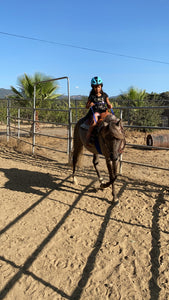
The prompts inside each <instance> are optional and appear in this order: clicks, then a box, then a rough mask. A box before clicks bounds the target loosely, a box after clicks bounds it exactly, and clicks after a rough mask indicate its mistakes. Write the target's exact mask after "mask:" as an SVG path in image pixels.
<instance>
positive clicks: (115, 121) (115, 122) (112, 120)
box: [101, 114, 125, 140]
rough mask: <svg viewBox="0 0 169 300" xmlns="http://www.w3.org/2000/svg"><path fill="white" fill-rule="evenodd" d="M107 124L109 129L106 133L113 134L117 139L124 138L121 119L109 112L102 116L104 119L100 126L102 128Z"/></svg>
mask: <svg viewBox="0 0 169 300" xmlns="http://www.w3.org/2000/svg"><path fill="white" fill-rule="evenodd" d="M107 126H108V129H109V131H108V133H109V134H110V135H111V136H113V137H115V138H117V139H120V140H123V139H125V136H124V129H123V125H122V122H121V119H119V118H117V117H116V116H115V115H112V114H109V115H107V116H106V117H105V118H104V120H103V122H102V124H101V128H104V127H107ZM108 133H107V134H108Z"/></svg>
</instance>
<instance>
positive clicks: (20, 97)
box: [11, 73, 58, 133]
mask: <svg viewBox="0 0 169 300" xmlns="http://www.w3.org/2000/svg"><path fill="white" fill-rule="evenodd" d="M51 79H52V78H51V77H49V76H46V75H44V74H42V73H35V75H34V76H28V75H27V74H24V75H22V76H20V77H18V80H17V81H18V84H17V88H15V87H13V86H11V89H12V91H13V93H14V95H13V96H11V98H14V99H15V100H17V101H18V102H19V105H20V106H22V107H30V108H31V107H32V108H33V99H34V85H35V83H37V84H36V108H38V107H40V106H41V105H42V103H43V104H44V106H45V107H47V108H51V106H52V103H51V101H47V100H50V99H54V98H57V95H56V94H55V91H56V89H57V88H58V85H57V84H56V82H55V81H46V80H51ZM42 81H46V82H42ZM36 121H39V114H38V110H36ZM36 129H37V130H36V131H38V130H39V122H36ZM32 130H33V125H32V127H31V132H32ZM31 132H30V133H31Z"/></svg>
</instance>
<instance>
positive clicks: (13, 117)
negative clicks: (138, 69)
mask: <svg viewBox="0 0 169 300" xmlns="http://www.w3.org/2000/svg"><path fill="white" fill-rule="evenodd" d="M61 79H66V80H67V94H68V97H67V103H68V109H51V108H42V107H38V108H36V97H35V93H36V86H35V89H34V101H33V107H24V106H20V107H18V108H16V106H14V105H12V100H11V99H7V100H4V101H7V126H6V129H7V133H6V135H7V141H9V139H10V138H14V139H19V140H20V141H23V142H24V143H27V144H29V145H31V146H32V154H34V153H35V148H36V147H38V148H44V149H48V150H52V151H56V152H62V153H66V154H67V155H68V159H69V156H70V153H71V150H72V140H73V137H72V127H73V126H74V124H75V123H76V121H77V116H78V111H79V110H81V111H84V112H85V111H86V109H85V108H84V107H78V106H77V105H76V107H72V106H71V101H70V92H69V79H68V77H62V78H55V79H52V80H61ZM77 102H78V103H79V100H78V101H77ZM143 109H144V110H152V109H153V110H156V109H163V110H166V109H169V106H150V107H148V106H144V107H133V106H130V107H129V106H119V107H115V108H114V110H116V111H119V114H120V118H123V112H124V111H125V110H128V111H131V110H143ZM13 110H14V113H13ZM74 110H75V115H76V120H75V121H74V120H72V112H73V111H74ZM21 111H24V112H25V111H30V113H31V114H32V116H33V117H32V118H31V117H27V118H26V117H22V116H21ZM44 111H46V112H54V113H58V112H61V113H65V114H66V115H67V119H68V122H67V123H66V122H57V123H56V122H53V121H47V120H43V119H42V120H38V119H37V118H36V114H37V112H44ZM21 122H27V124H29V126H32V141H26V140H23V139H22V138H21V132H24V133H25V134H27V135H29V134H30V130H28V129H27V128H21ZM13 123H14V124H13ZM39 124H46V125H52V126H63V127H64V128H65V129H66V130H65V132H66V137H62V136H57V135H52V134H48V133H41V132H38V131H37V130H36V126H37V125H39ZM124 127H125V128H127V129H145V130H150V129H157V130H169V127H167V126H137V125H130V124H124ZM14 131H15V132H14ZM37 136H40V137H43V136H44V137H50V138H56V139H61V140H66V141H67V149H64V150H60V149H56V148H51V147H48V146H47V145H40V144H38V143H37V142H36V137H37ZM126 147H129V148H130V147H132V148H137V149H156V150H169V148H168V147H155V146H148V145H138V144H129V143H127V144H126ZM122 163H127V164H132V165H139V166H143V167H150V168H155V169H159V170H165V171H169V168H162V167H160V166H152V165H149V164H143V163H137V162H131V161H126V160H123V158H122V156H121V157H120V166H122Z"/></svg>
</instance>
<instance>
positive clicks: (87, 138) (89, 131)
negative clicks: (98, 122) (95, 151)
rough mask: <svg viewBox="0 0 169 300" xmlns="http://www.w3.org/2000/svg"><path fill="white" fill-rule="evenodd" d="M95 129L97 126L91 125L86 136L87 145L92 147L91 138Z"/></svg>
mask: <svg viewBox="0 0 169 300" xmlns="http://www.w3.org/2000/svg"><path fill="white" fill-rule="evenodd" d="M94 127H95V125H91V126H90V127H89V129H88V132H87V134H86V145H90V138H91V135H92V132H93V129H94Z"/></svg>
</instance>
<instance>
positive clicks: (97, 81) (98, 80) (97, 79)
mask: <svg viewBox="0 0 169 300" xmlns="http://www.w3.org/2000/svg"><path fill="white" fill-rule="evenodd" d="M100 84H101V86H103V81H102V79H101V78H100V77H98V76H95V77H93V78H92V80H91V87H94V86H96V85H100Z"/></svg>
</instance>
